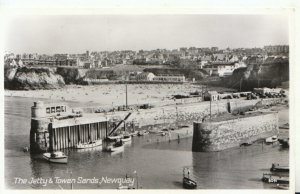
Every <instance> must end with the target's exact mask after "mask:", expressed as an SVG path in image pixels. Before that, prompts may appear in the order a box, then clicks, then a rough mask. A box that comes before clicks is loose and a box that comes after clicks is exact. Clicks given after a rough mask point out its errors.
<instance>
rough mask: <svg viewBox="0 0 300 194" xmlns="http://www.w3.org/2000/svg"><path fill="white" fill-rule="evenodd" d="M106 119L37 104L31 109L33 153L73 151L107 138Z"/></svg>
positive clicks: (60, 106) (55, 105)
mask: <svg viewBox="0 0 300 194" xmlns="http://www.w3.org/2000/svg"><path fill="white" fill-rule="evenodd" d="M107 130H108V122H107V119H106V118H105V117H103V116H99V115H98V114H88V113H86V114H84V115H83V114H82V113H81V112H79V111H76V110H74V109H73V110H71V109H69V107H68V106H66V105H65V104H53V103H50V104H48V103H44V102H41V101H39V102H34V105H33V106H32V107H31V129H30V151H31V152H33V153H40V152H46V151H55V150H61V149H65V148H72V147H74V146H76V145H77V144H79V143H88V142H91V141H95V140H100V139H105V138H106V136H107V132H108V131H107Z"/></svg>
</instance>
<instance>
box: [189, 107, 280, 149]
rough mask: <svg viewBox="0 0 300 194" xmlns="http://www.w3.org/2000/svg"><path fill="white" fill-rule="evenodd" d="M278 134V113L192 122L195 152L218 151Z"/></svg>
mask: <svg viewBox="0 0 300 194" xmlns="http://www.w3.org/2000/svg"><path fill="white" fill-rule="evenodd" d="M277 134H278V113H277V112H270V113H261V114H257V115H255V116H251V115H247V116H243V117H242V118H241V117H239V116H236V118H233V119H230V120H224V121H211V122H210V121H207V122H194V132H193V147H192V150H193V151H195V152H201V151H203V152H206V151H220V150H224V149H228V148H232V147H236V146H240V145H241V144H242V143H247V142H253V141H256V140H258V139H261V138H267V137H270V136H272V135H277Z"/></svg>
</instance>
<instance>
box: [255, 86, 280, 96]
mask: <svg viewBox="0 0 300 194" xmlns="http://www.w3.org/2000/svg"><path fill="white" fill-rule="evenodd" d="M281 91H282V88H266V87H264V88H254V89H253V92H255V93H258V94H262V95H264V94H266V93H271V94H272V93H273V94H279V93H280V92H281Z"/></svg>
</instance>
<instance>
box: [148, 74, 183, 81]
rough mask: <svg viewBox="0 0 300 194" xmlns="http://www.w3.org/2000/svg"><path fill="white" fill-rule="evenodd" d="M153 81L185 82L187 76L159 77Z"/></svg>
mask: <svg viewBox="0 0 300 194" xmlns="http://www.w3.org/2000/svg"><path fill="white" fill-rule="evenodd" d="M153 81H160V82H185V76H183V75H158V76H155V77H154V78H153Z"/></svg>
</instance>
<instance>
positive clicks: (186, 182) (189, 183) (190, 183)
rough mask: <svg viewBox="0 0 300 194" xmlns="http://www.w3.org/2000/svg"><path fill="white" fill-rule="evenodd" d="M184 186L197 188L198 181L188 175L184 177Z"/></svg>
mask: <svg viewBox="0 0 300 194" xmlns="http://www.w3.org/2000/svg"><path fill="white" fill-rule="evenodd" d="M182 183H183V188H185V189H196V188H197V183H196V182H195V181H193V180H192V179H190V178H188V177H183V182H182Z"/></svg>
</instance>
